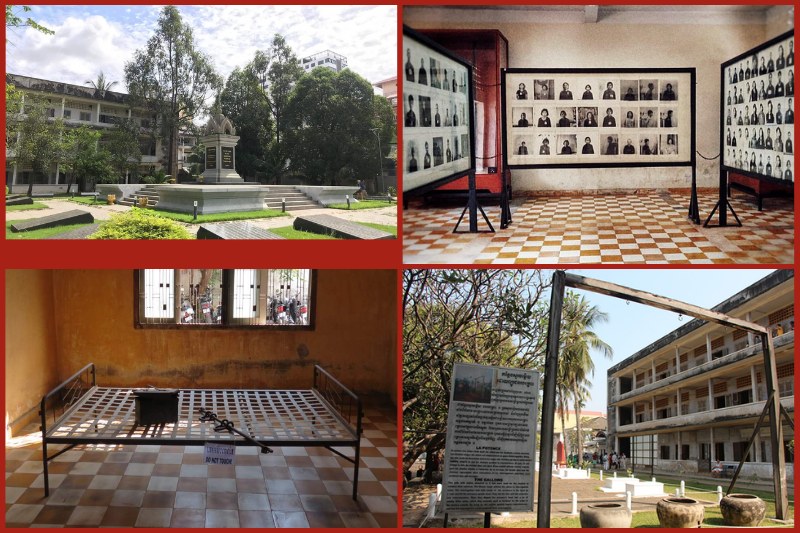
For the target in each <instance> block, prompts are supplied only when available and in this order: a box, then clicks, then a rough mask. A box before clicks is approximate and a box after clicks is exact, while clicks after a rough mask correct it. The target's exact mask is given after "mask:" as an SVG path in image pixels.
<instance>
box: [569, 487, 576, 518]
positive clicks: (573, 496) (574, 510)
mask: <svg viewBox="0 0 800 533" xmlns="http://www.w3.org/2000/svg"><path fill="white" fill-rule="evenodd" d="M570 514H571V515H573V516H574V515H576V514H578V493H577V492H573V493H572V512H571V513H570Z"/></svg>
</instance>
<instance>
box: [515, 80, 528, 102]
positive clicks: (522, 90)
mask: <svg viewBox="0 0 800 533" xmlns="http://www.w3.org/2000/svg"><path fill="white" fill-rule="evenodd" d="M515 96H516V98H517V100H527V99H528V86H527V85H526V84H525V83H523V82H520V84H519V87H518V88H517V93H516V95H515Z"/></svg>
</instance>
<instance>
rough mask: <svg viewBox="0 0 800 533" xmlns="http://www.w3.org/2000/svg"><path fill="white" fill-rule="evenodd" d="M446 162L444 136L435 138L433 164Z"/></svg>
mask: <svg viewBox="0 0 800 533" xmlns="http://www.w3.org/2000/svg"><path fill="white" fill-rule="evenodd" d="M442 164H444V140H443V138H442V137H434V138H433V166H435V167H438V166H439V165H442Z"/></svg>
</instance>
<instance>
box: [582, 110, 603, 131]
mask: <svg viewBox="0 0 800 533" xmlns="http://www.w3.org/2000/svg"><path fill="white" fill-rule="evenodd" d="M578 126H579V127H581V128H596V127H598V126H597V108H596V107H579V108H578Z"/></svg>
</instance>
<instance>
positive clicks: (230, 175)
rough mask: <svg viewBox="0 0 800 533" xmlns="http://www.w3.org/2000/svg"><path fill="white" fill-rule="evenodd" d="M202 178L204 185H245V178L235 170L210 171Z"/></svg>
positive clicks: (204, 173)
mask: <svg viewBox="0 0 800 533" xmlns="http://www.w3.org/2000/svg"><path fill="white" fill-rule="evenodd" d="M202 176H203V182H204V183H244V178H243V177H241V176H240V175H239V174H238V173H237V172H236V171H235V170H218V169H209V170H206V171H205V172H203V174H202Z"/></svg>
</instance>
